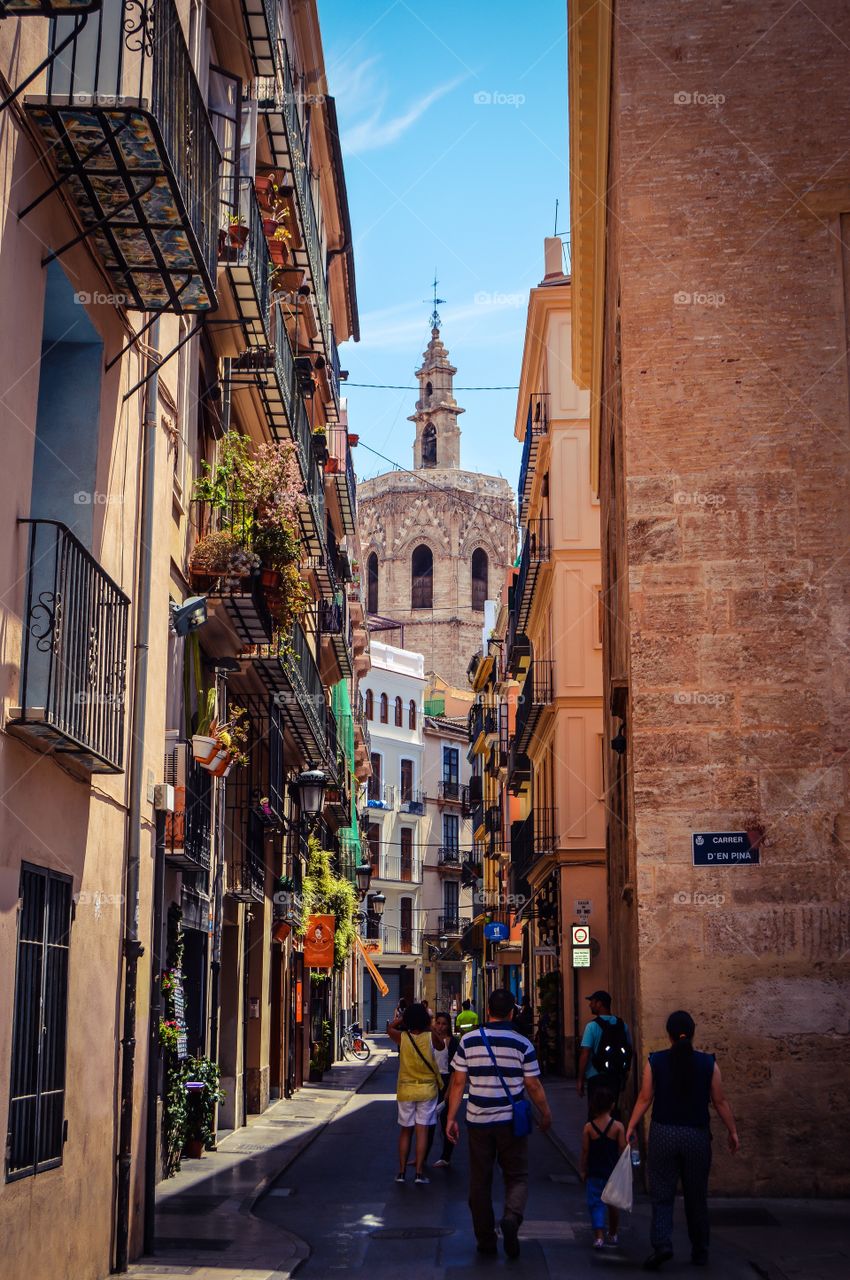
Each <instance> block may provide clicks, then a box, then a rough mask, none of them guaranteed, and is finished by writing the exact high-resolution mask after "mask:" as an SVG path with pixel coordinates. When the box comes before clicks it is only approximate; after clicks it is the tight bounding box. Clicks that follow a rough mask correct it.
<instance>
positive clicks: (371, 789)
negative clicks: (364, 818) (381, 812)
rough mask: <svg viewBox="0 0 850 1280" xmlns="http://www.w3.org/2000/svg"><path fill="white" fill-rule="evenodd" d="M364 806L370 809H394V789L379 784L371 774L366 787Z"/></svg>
mask: <svg viewBox="0 0 850 1280" xmlns="http://www.w3.org/2000/svg"><path fill="white" fill-rule="evenodd" d="M366 804H367V807H368V808H370V809H393V808H395V787H393V786H390V785H389V783H386V782H381V780H380V778H376V777H375V775H374V773H373V774H372V776H371V778H370V779H369V781H368V783H367V786H366Z"/></svg>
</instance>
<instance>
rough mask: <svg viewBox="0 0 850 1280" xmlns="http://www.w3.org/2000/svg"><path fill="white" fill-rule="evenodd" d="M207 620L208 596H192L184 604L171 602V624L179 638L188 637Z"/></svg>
mask: <svg viewBox="0 0 850 1280" xmlns="http://www.w3.org/2000/svg"><path fill="white" fill-rule="evenodd" d="M206 620H207V598H206V596H190V597H189V599H188V600H184V601H183V603H182V604H177V603H176V602H175V601H174V600H172V601H171V622H172V625H173V627H174V632H175V634H176V635H178V636H187V635H189V632H190V631H196V630H197V628H198V627H202V626H203V625H204V623H205V622H206Z"/></svg>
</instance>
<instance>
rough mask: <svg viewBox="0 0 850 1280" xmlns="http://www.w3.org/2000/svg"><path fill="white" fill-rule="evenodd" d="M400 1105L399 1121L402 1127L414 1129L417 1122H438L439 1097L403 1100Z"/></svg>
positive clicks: (425, 1123) (398, 1104)
mask: <svg viewBox="0 0 850 1280" xmlns="http://www.w3.org/2000/svg"><path fill="white" fill-rule="evenodd" d="M397 1106H398V1122H399V1124H400V1125H401V1127H402V1129H412V1128H413V1126H414V1125H415V1124H424V1125H429V1124H436V1122H437V1099H436V1098H426V1099H425V1101H424V1102H401V1101H399V1102H398V1103H397Z"/></svg>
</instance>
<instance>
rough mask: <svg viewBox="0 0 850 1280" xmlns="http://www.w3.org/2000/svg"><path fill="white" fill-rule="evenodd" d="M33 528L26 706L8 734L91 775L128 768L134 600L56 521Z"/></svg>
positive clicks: (23, 664) (25, 650)
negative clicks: (39, 744)
mask: <svg viewBox="0 0 850 1280" xmlns="http://www.w3.org/2000/svg"><path fill="white" fill-rule="evenodd" d="M20 523H21V524H27V525H29V527H30V536H29V557H28V566H27V588H26V603H25V611H24V636H23V655H22V661H21V683H20V706H19V707H16V708H13V710H12V715H11V724H10V727H14V728H16V729H17V731H18V732H19V733H20V734H21V735H22V736H30V735H31V736H33V737H36V738H39V739H42V740H43V741H44V742H45V743H46V744H48V745H50V746H52V747H53V748H54V749H55V751H56V752H57V754H63V755H71V756H73V757H75V758H76V759H77V760H78V761H79V762H80V763H81V764H83V765H84V766H85V767H86V768H87V769H90V770H91V771H92V772H93V773H121V772H122V771H123V768H124V696H125V674H126V665H127V614H128V610H129V604H130V602H129V600H128V598H127V596H125V595H124V592H123V591H122V590H121V589H120V587H119V586H118V585H117V583H115V582H113V580H112V579H111V578H110V577H109V576H108V575H107V574H106V573H104V571H103V569H102V568H101V567H100V565H99V564H98V563H97V561H96V560H95V559H94V557H93V556H92V555H91V554H90V553H89V552H88V551H87V550H86V548H85V547H84V546H83V544H82V543H81V542H79V541H78V540H77V538H75V537H74V535H73V534H72V533H71V531H70V529H68V527H67V526H66V525H64V524H62V523H61V522H60V521H58V520H21V521H20Z"/></svg>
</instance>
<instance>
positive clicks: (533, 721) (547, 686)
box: [514, 658, 555, 751]
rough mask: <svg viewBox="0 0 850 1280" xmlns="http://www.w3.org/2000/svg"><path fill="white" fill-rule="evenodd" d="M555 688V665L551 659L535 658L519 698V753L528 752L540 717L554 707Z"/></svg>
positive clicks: (517, 744) (517, 737)
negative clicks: (548, 708) (550, 707)
mask: <svg viewBox="0 0 850 1280" xmlns="http://www.w3.org/2000/svg"><path fill="white" fill-rule="evenodd" d="M554 688H555V679H554V663H553V662H552V661H551V660H550V659H544V660H541V659H540V658H535V659H534V661H533V662H532V664H531V666H530V667H529V668H528V674H527V676H526V677H525V683H524V684H523V686H522V691H521V693H520V695H519V697H518V698H517V710H516V728H515V731H514V742H515V744H516V748H517V750H518V751H528V748H529V746H530V745H531V743H532V741H533V738H534V733H535V730H536V729H537V726H538V724H539V722H540V717H541V716H542V715H543V712H544V711H545V709H546V708H547V707H549V706H551V705H552V698H553V696H554Z"/></svg>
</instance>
